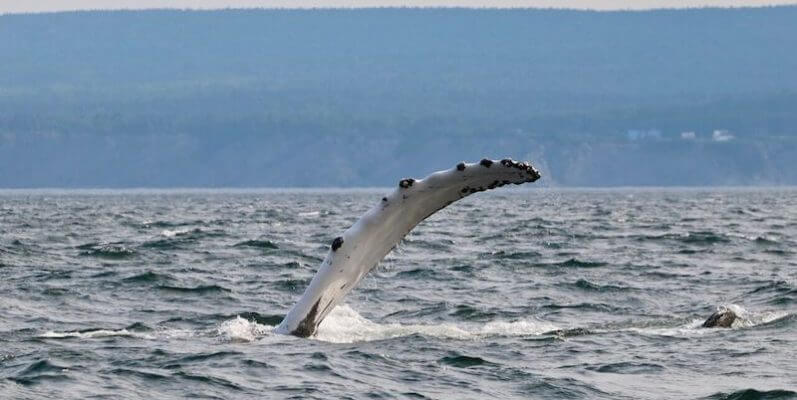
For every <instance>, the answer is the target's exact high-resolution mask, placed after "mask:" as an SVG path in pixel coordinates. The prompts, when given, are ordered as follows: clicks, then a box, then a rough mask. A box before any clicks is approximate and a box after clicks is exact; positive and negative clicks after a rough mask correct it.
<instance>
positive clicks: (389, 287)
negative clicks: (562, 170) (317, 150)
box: [0, 189, 797, 399]
mask: <svg viewBox="0 0 797 400" xmlns="http://www.w3.org/2000/svg"><path fill="white" fill-rule="evenodd" d="M383 192H386V190H376V191H329V192H323V191H322V192H318V191H316V192H313V191H294V192H279V191H261V192H257V191H241V192H218V191H189V192H182V193H180V192H146V191H143V192H113V191H111V192H54V191H44V192H30V191H27V192H26V191H5V192H0V398H3V399H6V398H44V397H54V398H81V399H82V398H114V399H115V398H184V397H192V398H193V397H197V398H200V397H202V398H224V399H229V398H324V399H326V398H377V399H379V398H385V399H392V398H442V399H466V398H470V399H482V398H501V399H504V398H546V399H553V398H560V399H572V398H602V399H617V398H626V399H661V398H710V399H759V398H766V399H776V398H777V399H783V398H795V397H797V394H795V391H797V362H795V360H797V333H795V330H797V190H794V189H755V190H752V189H751V190H730V189H729V190H695V189H692V190H683V189H682V190H676V189H674V190H669V189H668V190H632V189H626V190H610V191H596V190H593V191H590V190H551V189H544V190H503V191H497V192H494V193H483V194H480V195H477V196H473V197H470V198H468V199H465V200H463V201H461V202H458V203H456V204H454V205H452V206H451V207H449V208H447V209H444V210H442V211H441V212H440V213H438V214H436V215H434V216H433V217H432V218H430V219H429V220H427V221H425V222H424V223H422V224H421V225H420V226H419V227H418V228H417V229H416V230H415V231H413V232H412V233H411V234H410V235H409V236H408V237H407V239H406V240H405V241H404V242H403V244H402V245H401V246H400V247H399V248H398V249H397V251H395V252H393V253H391V254H390V255H389V256H388V258H387V259H386V260H385V261H384V262H383V263H382V264H381V265H380V267H379V268H378V269H377V270H375V271H374V272H373V273H372V274H370V275H369V276H368V277H367V278H366V279H365V280H364V281H363V282H362V284H361V285H360V286H359V287H358V288H357V289H356V290H355V291H354V292H352V293H351V295H350V296H349V297H347V298H346V300H345V303H346V305H344V306H342V307H339V308H338V309H336V310H335V312H334V313H333V314H332V315H331V316H330V317H329V318H328V319H327V320H326V321H325V322H324V323H323V324H322V325H321V327H320V331H319V334H318V336H317V337H316V338H314V339H299V338H294V337H290V336H282V335H275V334H273V333H272V329H273V327H274V326H275V325H276V324H278V323H279V321H280V320H281V318H282V316H283V315H284V314H285V312H286V311H287V310H288V308H289V307H290V306H291V305H292V304H293V303H294V302H295V301H296V299H297V298H298V297H299V296H300V295H301V293H302V291H303V290H304V287H305V285H306V284H307V283H308V282H309V280H310V279H311V277H312V276H313V274H314V272H315V269H316V268H317V266H318V264H319V263H320V261H321V260H322V258H323V257H324V255H325V254H326V252H327V249H328V244H329V242H330V241H331V239H332V238H334V237H335V236H337V235H339V234H340V233H341V232H342V231H343V230H345V229H346V228H348V227H349V226H350V225H351V224H352V223H353V222H354V221H355V220H356V219H357V218H358V217H359V216H360V215H361V214H362V213H363V212H365V211H366V210H367V209H368V208H369V207H370V206H372V205H373V204H375V203H376V202H378V200H379V198H380V197H381V195H382V193H383ZM720 306H726V307H730V308H732V309H734V310H735V311H736V312H737V313H739V314H740V315H741V318H740V319H739V320H737V321H736V322H735V323H734V326H733V327H732V328H729V329H705V328H700V324H701V322H702V320H703V319H705V318H706V317H707V316H708V315H710V314H711V313H712V312H713V311H714V310H716V308H717V307H720Z"/></svg>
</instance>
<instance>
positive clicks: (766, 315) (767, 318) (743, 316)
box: [628, 304, 790, 337]
mask: <svg viewBox="0 0 797 400" xmlns="http://www.w3.org/2000/svg"><path fill="white" fill-rule="evenodd" d="M722 309H727V310H730V311H733V313H734V314H736V316H737V318H736V320H735V321H733V324H731V327H730V328H731V329H740V328H751V327H755V326H759V325H763V324H768V323H770V322H773V321H777V320H779V319H781V318H785V317H788V316H789V315H790V313H788V312H785V311H775V312H773V311H762V312H753V311H749V310H747V309H746V308H744V307H742V306H740V305H738V304H725V305H722V306H719V307H717V310H718V311H719V310H722ZM703 322H705V318H698V319H693V320H690V321H689V322H687V323H685V324H683V325H681V326H677V327H673V328H648V327H645V328H629V329H628V330H629V331H632V332H638V333H642V334H651V335H660V336H674V337H675V336H677V337H689V336H703V335H710V334H716V333H721V332H725V331H726V330H725V329H720V328H717V329H712V328H708V329H705V328H703Z"/></svg>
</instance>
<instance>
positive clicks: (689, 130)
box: [0, 6, 797, 188]
mask: <svg viewBox="0 0 797 400" xmlns="http://www.w3.org/2000/svg"><path fill="white" fill-rule="evenodd" d="M795 21H797V7H793V6H782V7H766V8H741V9H711V8H709V9H687V10H656V11H642V12H627V11H626V12H592V11H572V10H571V11H564V10H489V9H349V10H219V11H167V10H154V11H105V12H102V11H99V12H67V13H45V14H21V15H3V16H0V187H3V188H16V187H23V188H35V187H63V188H72V187H81V188H82V187H109V188H123V187H316V186H323V187H351V186H360V187H362V186H390V185H392V184H393V183H394V182H396V181H397V180H398V179H400V178H403V177H405V176H422V175H423V174H425V173H427V172H429V171H433V170H436V169H442V168H448V167H451V166H453V165H454V164H456V163H457V162H459V161H460V160H469V161H470V160H473V161H475V160H478V159H480V158H481V157H483V156H488V157H494V158H496V157H498V158H500V157H504V156H511V157H514V158H518V159H529V160H532V161H534V162H535V163H536V164H537V165H538V166H539V167H540V168H541V169H542V170H543V173H544V174H545V179H544V181H541V182H545V184H546V185H549V186H638V185H654V186H668V185H679V186H690V185H795V184H797V51H796V50H795V49H797V23H795Z"/></svg>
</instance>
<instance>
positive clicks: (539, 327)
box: [314, 305, 558, 343]
mask: <svg viewBox="0 0 797 400" xmlns="http://www.w3.org/2000/svg"><path fill="white" fill-rule="evenodd" d="M556 329H558V328H557V327H556V326H555V325H553V324H551V323H548V322H541V321H535V320H521V321H513V322H505V321H494V322H489V323H487V324H485V325H476V324H472V325H469V326H464V325H463V326H458V325H455V324H436V325H424V324H397V323H391V324H378V323H375V322H373V321H369V320H368V319H366V318H365V317H363V316H362V315H360V314H359V313H357V312H356V311H354V310H353V309H352V308H351V307H349V306H347V305H342V306H338V307H336V308H335V309H334V310H333V311H332V312H331V313H330V314H329V316H328V317H327V318H326V319H324V321H323V322H321V325H320V326H319V327H318V330H317V331H316V335H315V337H314V338H315V339H318V340H322V341H326V342H334V343H352V342H367V341H372V340H384V339H390V338H395V337H402V336H409V335H415V334H420V335H425V336H432V337H438V338H446V339H458V340H474V339H480V338H484V337H489V336H526V335H539V334H542V333H544V332H550V331H552V330H556Z"/></svg>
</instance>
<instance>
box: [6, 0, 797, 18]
mask: <svg viewBox="0 0 797 400" xmlns="http://www.w3.org/2000/svg"><path fill="white" fill-rule="evenodd" d="M788 7H797V1H795V0H788V1H784V2H775V3H772V4H765V5H764V4H762V5H733V4H731V5H694V6H672V7H666V6H664V7H626V8H620V7H543V6H537V7H534V6H465V5H431V6H416V5H405V6H401V5H385V6H346V5H338V6H301V5H299V6H268V7H261V6H253V7H247V6H241V7H238V6H236V7H142V8H135V7H108V8H58V9H52V10H23V11H0V16H6V15H41V14H61V13H81V12H87V13H88V12H132V11H184V12H203V11H206V12H212V11H315V10H317V11H336V10H339V11H356V10H475V11H491V10H517V11H532V10H534V11H580V12H595V13H613V12H627V13H643V12H655V11H689V10H743V9H767V8H788Z"/></svg>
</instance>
